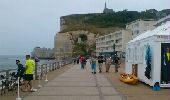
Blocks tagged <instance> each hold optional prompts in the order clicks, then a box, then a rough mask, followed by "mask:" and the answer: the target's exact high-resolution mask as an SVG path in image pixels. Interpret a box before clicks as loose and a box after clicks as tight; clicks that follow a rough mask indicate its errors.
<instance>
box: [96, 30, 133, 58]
mask: <svg viewBox="0 0 170 100" xmlns="http://www.w3.org/2000/svg"><path fill="white" fill-rule="evenodd" d="M131 39H132V38H131V31H130V30H120V31H116V32H114V33H110V34H107V35H104V36H100V37H98V38H96V56H99V55H100V54H103V55H105V56H111V55H113V51H114V49H113V45H115V51H116V52H117V55H118V56H119V57H124V55H125V50H126V43H127V42H128V41H130V40H131Z"/></svg>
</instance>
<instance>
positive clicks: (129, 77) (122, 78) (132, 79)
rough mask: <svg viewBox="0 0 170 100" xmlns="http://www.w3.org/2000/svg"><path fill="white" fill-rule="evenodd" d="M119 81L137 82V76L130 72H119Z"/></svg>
mask: <svg viewBox="0 0 170 100" xmlns="http://www.w3.org/2000/svg"><path fill="white" fill-rule="evenodd" d="M120 81H122V82H124V83H127V84H137V83H138V78H137V77H136V76H135V75H132V74H121V76H120Z"/></svg>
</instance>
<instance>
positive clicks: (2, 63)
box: [0, 55, 49, 71]
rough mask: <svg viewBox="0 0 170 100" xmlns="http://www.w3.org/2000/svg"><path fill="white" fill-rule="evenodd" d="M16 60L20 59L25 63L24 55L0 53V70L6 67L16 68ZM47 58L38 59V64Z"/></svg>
mask: <svg viewBox="0 0 170 100" xmlns="http://www.w3.org/2000/svg"><path fill="white" fill-rule="evenodd" d="M16 60H20V61H21V64H23V65H25V55H0V71H1V70H8V69H16V68H17V67H18V66H17V65H16ZM48 61H49V60H40V62H39V63H40V64H42V63H47V62H48Z"/></svg>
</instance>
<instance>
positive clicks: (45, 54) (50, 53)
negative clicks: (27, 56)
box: [31, 47, 54, 59]
mask: <svg viewBox="0 0 170 100" xmlns="http://www.w3.org/2000/svg"><path fill="white" fill-rule="evenodd" d="M31 56H32V57H38V58H39V59H53V58H54V49H51V48H45V47H43V48H40V47H35V48H34V49H33V51H32V52H31Z"/></svg>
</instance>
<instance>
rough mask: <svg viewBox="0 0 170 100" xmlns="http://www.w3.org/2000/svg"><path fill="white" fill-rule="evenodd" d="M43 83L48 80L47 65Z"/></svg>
mask: <svg viewBox="0 0 170 100" xmlns="http://www.w3.org/2000/svg"><path fill="white" fill-rule="evenodd" d="M45 82H48V79H47V65H46V74H45Z"/></svg>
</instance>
